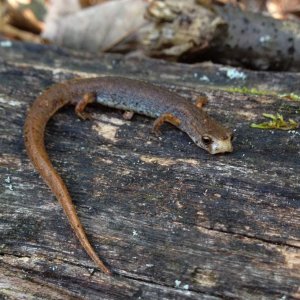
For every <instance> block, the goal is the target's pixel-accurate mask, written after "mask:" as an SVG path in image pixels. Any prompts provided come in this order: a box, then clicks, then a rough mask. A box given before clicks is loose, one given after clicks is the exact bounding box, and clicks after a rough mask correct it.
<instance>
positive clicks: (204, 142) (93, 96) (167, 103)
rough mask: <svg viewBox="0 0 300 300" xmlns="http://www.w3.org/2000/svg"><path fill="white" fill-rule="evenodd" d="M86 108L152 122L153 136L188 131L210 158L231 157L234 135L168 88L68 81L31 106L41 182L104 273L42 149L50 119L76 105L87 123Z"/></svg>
mask: <svg viewBox="0 0 300 300" xmlns="http://www.w3.org/2000/svg"><path fill="white" fill-rule="evenodd" d="M89 103H100V104H101V105H104V106H108V107H112V108H116V109H121V110H125V111H129V112H133V113H138V114H141V115H145V116H148V117H152V118H156V120H155V121H154V127H153V128H154V131H155V132H157V133H158V132H159V129H160V126H161V125H162V124H163V123H164V122H169V123H171V124H173V125H175V126H176V127H178V128H179V129H181V130H182V131H184V132H186V133H187V134H188V135H189V137H190V138H191V139H192V140H193V141H194V142H195V144H196V145H198V146H199V147H201V148H203V149H205V150H206V151H208V152H209V153H211V154H216V153H224V152H232V150H233V147H232V136H233V135H232V131H231V130H230V129H227V128H225V127H224V126H222V125H221V124H219V123H218V122H217V121H216V120H214V119H212V118H211V117H210V116H209V115H208V114H207V113H206V112H205V111H204V110H203V109H202V106H203V104H204V101H197V102H196V104H193V103H192V102H191V101H189V100H187V99H185V98H183V97H182V96H180V95H178V94H176V93H174V92H171V91H169V90H168V89H165V88H162V87H159V86H157V85H153V84H150V83H146V82H143V81H139V80H133V79H128V78H122V77H109V76H108V77H98V78H88V79H72V80H69V81H65V82H62V83H57V84H54V85H53V86H51V87H50V88H48V89H47V90H45V91H44V92H43V93H42V94H41V95H40V96H39V97H38V98H37V99H36V100H35V101H34V103H33V104H32V106H31V108H30V109H29V111H28V114H27V117H26V121H25V125H24V141H25V146H26V150H27V153H28V156H29V158H30V160H31V162H32V164H33V166H34V168H35V169H36V170H37V171H38V172H39V174H40V175H41V177H42V178H43V180H44V181H45V182H46V184H47V185H48V186H49V187H50V189H51V190H52V192H53V193H54V194H55V196H56V198H57V199H58V201H59V202H60V204H61V206H62V208H63V210H64V212H65V214H66V216H67V218H68V220H69V223H70V225H71V227H72V228H73V230H74V232H75V233H76V235H77V237H78V239H79V241H80V243H81V245H82V246H83V248H84V249H85V251H86V252H87V253H88V255H89V256H90V258H91V259H92V260H93V261H94V262H95V263H96V265H97V266H98V267H99V268H100V269H101V270H102V271H103V272H104V273H107V274H111V271H110V269H109V268H108V267H107V266H106V265H105V264H104V263H103V261H102V260H101V259H100V258H99V256H98V255H97V254H96V252H95V250H94V248H93V247H92V245H91V244H90V242H89V240H88V238H87V236H86V233H85V231H84V229H83V226H82V224H81V222H80V220H79V218H78V216H77V213H76V209H75V207H74V204H73V202H72V199H71V197H70V194H69V192H68V189H67V187H66V185H65V183H64V182H63V180H62V178H61V177H60V175H59V174H58V173H57V171H56V170H55V169H54V167H53V165H52V163H51V162H50V159H49V157H48V154H47V152H46V149H45V143H44V133H45V127H46V124H47V122H48V121H49V119H50V118H51V117H52V116H53V115H54V114H55V113H56V112H57V111H58V110H59V109H60V108H62V107H63V106H65V105H75V112H76V114H77V115H78V116H79V117H80V118H82V119H86V118H87V115H86V113H85V111H84V110H85V107H86V105H88V104H89Z"/></svg>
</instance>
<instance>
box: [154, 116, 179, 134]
mask: <svg viewBox="0 0 300 300" xmlns="http://www.w3.org/2000/svg"><path fill="white" fill-rule="evenodd" d="M165 122H169V123H171V124H172V125H174V126H177V127H178V126H179V125H180V123H181V122H180V120H179V119H178V118H177V117H175V116H174V115H173V114H171V113H166V114H162V115H161V116H160V117H158V118H157V119H156V120H155V121H154V124H153V129H152V131H153V132H154V133H155V134H156V135H158V134H160V127H161V126H162V125H163V124H164V123H165Z"/></svg>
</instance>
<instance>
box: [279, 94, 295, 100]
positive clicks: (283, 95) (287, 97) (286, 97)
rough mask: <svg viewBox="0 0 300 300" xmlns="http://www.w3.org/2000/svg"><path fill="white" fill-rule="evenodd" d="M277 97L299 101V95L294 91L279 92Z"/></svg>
mask: <svg viewBox="0 0 300 300" xmlns="http://www.w3.org/2000/svg"><path fill="white" fill-rule="evenodd" d="M279 97H280V98H285V99H288V100H292V101H300V95H297V94H295V93H286V94H280V95H279Z"/></svg>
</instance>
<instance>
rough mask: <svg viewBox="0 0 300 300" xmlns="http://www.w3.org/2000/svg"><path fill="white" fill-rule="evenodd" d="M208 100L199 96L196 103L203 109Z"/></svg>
mask: <svg viewBox="0 0 300 300" xmlns="http://www.w3.org/2000/svg"><path fill="white" fill-rule="evenodd" d="M207 102H208V100H207V97H205V96H199V97H198V98H197V100H196V102H195V105H196V107H198V108H200V109H202V108H203V107H204V106H205V105H206V104H207Z"/></svg>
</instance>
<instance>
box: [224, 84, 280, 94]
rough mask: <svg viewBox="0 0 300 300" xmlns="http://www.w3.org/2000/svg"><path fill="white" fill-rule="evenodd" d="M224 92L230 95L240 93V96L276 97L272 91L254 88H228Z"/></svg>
mask: <svg viewBox="0 0 300 300" xmlns="http://www.w3.org/2000/svg"><path fill="white" fill-rule="evenodd" d="M224 90H225V91H226V92H231V93H240V94H248V95H276V93H275V92H272V91H264V90H258V89H256V88H247V87H245V86H244V87H229V88H225V89H224Z"/></svg>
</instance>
